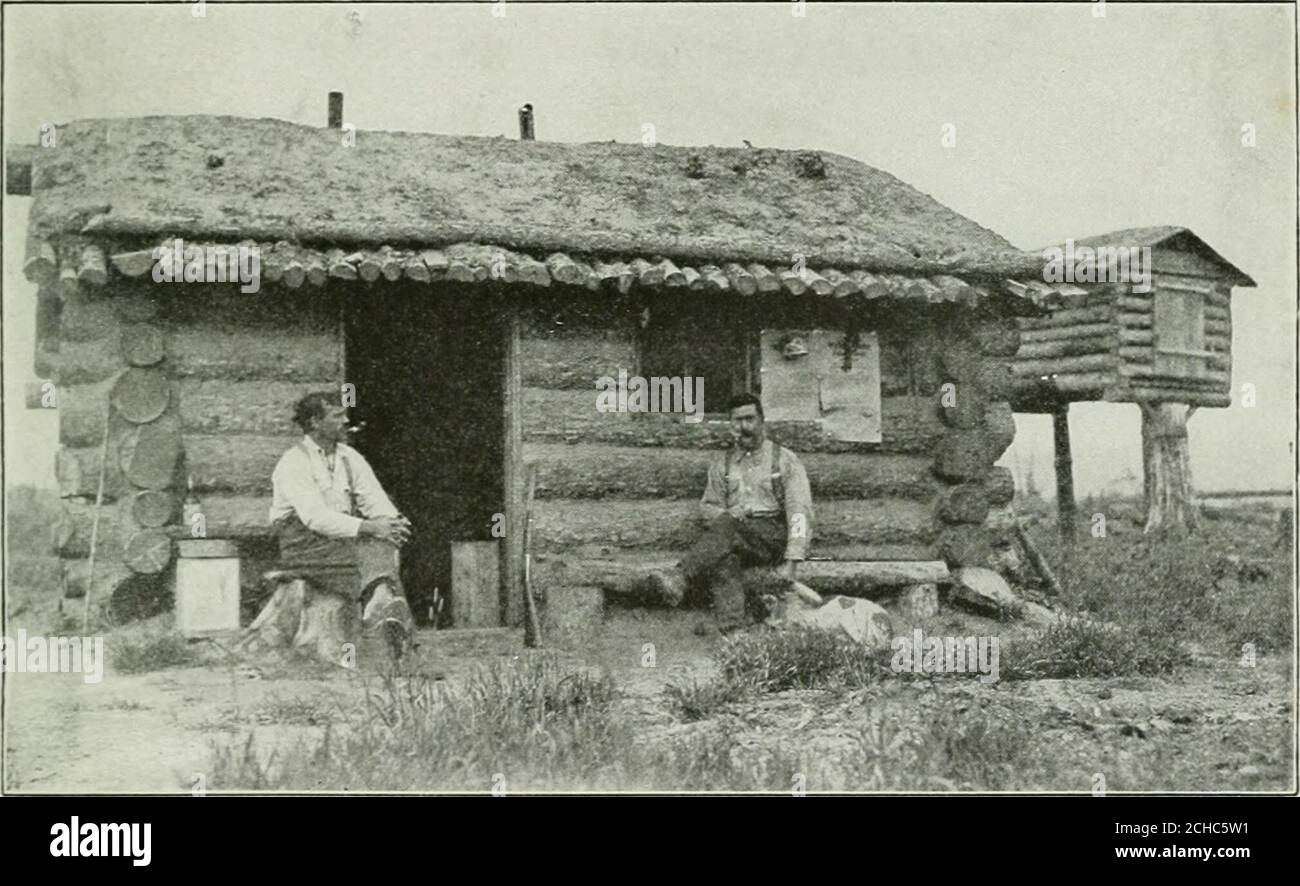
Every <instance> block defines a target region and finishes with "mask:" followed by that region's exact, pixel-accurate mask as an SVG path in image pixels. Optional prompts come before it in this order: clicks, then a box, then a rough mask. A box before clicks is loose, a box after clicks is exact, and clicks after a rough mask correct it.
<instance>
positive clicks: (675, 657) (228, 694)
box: [4, 609, 1296, 793]
mask: <svg viewBox="0 0 1300 886" xmlns="http://www.w3.org/2000/svg"><path fill="white" fill-rule="evenodd" d="M702 617H703V616H702V614H700V613H697V612H689V611H676V612H664V611H647V610H636V609H632V610H626V609H625V610H616V611H614V612H612V613H610V615H609V617H608V618H607V620H606V622H605V624H604V626H603V628H602V629H601V630H600V631H599V632H598V633H597V634H596V635H595V636H593V637H589V638H586V639H585V640H584V641H583V642H581V643H577V644H573V645H572V646H571V647H570V648H567V649H564V648H558V649H557V648H552V649H548V650H547V651H546V652H545V653H543V654H554V655H557V656H558V657H559V659H560V661H561V663H562V664H566V665H573V666H582V667H589V668H593V669H600V670H607V671H608V672H609V673H611V674H612V676H613V677H614V679H615V681H616V683H617V685H618V687H619V688H620V690H621V692H622V693H623V698H622V701H621V703H620V704H621V706H622V709H623V711H624V712H625V714H626V716H627V717H629V718H632V719H633V720H634V721H635V722H636V724H637V726H638V729H639V731H640V732H641V733H642V734H643V735H644V736H645V740H647V741H653V740H655V738H656V737H657V736H663V735H668V734H673V733H681V732H690V731H693V730H703V729H713V728H724V727H725V728H727V729H729V730H731V731H732V734H734V735H735V736H736V740H737V743H738V745H739V746H740V747H741V748H742V749H743V748H755V749H763V748H773V747H778V746H779V747H781V748H790V747H796V748H803V749H808V748H821V747H824V748H826V749H828V750H831V749H835V748H836V747H840V746H842V745H844V743H845V742H846V741H848V740H849V737H850V736H852V735H854V734H857V735H860V734H861V732H862V730H863V729H864V728H866V727H870V726H871V725H872V724H873V723H874V724H876V726H877V727H879V725H880V724H881V723H904V722H907V721H909V719H910V720H915V719H916V718H919V717H925V716H927V715H934V712H935V711H936V710H941V711H947V712H951V711H953V710H956V711H961V710H964V709H965V707H964V706H966V705H978V706H980V707H981V708H985V709H986V710H999V711H1003V712H1007V713H1009V714H1010V715H1012V716H1014V717H1016V718H1019V719H1020V720H1022V721H1024V722H1026V723H1029V724H1032V727H1033V729H1034V730H1035V732H1036V734H1038V735H1039V736H1041V737H1043V738H1044V740H1045V741H1047V742H1048V743H1049V745H1050V747H1052V748H1053V749H1055V753H1056V754H1057V755H1059V763H1060V765H1059V766H1058V767H1057V770H1056V771H1057V772H1058V773H1059V774H1058V775H1057V776H1056V778H1057V780H1058V781H1059V783H1053V784H1034V783H1027V784H1024V785H1023V787H1025V788H1038V789H1048V790H1066V791H1083V792H1086V791H1089V790H1091V789H1092V788H1093V787H1095V783H1094V779H1095V776H1096V774H1097V773H1103V774H1105V776H1106V784H1107V788H1108V790H1111V791H1120V790H1226V791H1293V790H1294V789H1295V772H1294V762H1293V761H1294V747H1293V745H1292V739H1291V736H1292V734H1293V733H1292V730H1293V727H1292V725H1291V723H1292V717H1293V715H1294V710H1293V705H1294V701H1295V698H1296V694H1295V689H1294V683H1293V679H1292V673H1291V668H1290V662H1289V661H1288V660H1287V659H1285V658H1282V657H1276V656H1274V657H1261V658H1260V659H1259V661H1258V663H1257V666H1256V667H1253V668H1247V667H1242V666H1240V663H1239V662H1237V661H1232V660H1226V659H1218V658H1212V657H1206V656H1203V655H1198V656H1197V657H1196V659H1195V661H1194V663H1193V665H1192V666H1190V667H1188V668H1185V669H1183V670H1182V671H1180V672H1179V673H1177V674H1176V675H1174V676H1172V677H1162V678H1146V677H1141V678H1118V679H1111V680H1101V679H1077V680H1037V681H1026V682H1006V681H1003V682H1002V683H1000V684H997V685H996V686H993V687H988V686H983V685H981V684H979V683H978V682H976V681H975V680H974V679H969V678H953V677H949V678H943V679H939V680H932V679H926V678H915V679H912V678H900V679H893V680H887V681H884V682H883V683H882V684H881V685H879V686H871V687H869V688H867V689H864V690H858V691H856V692H852V693H844V692H831V691H812V690H808V691H789V692H782V693H777V694H774V695H768V696H763V697H761V698H758V699H756V700H753V701H747V702H740V703H736V704H733V705H730V706H728V707H727V708H726V710H725V712H724V713H723V714H722V715H721V716H720V717H717V718H710V719H708V720H704V721H700V722H695V723H684V722H680V721H679V720H678V719H677V718H676V717H675V716H674V715H673V714H672V712H671V708H670V706H669V705H668V704H667V703H666V700H665V698H664V695H663V692H664V687H665V686H666V685H667V684H668V683H669V682H677V681H689V680H691V679H698V680H700V681H704V680H707V679H708V678H709V677H710V676H711V675H712V671H713V669H714V668H715V665H714V664H713V661H712V659H711V655H710V652H711V649H712V647H713V645H714V644H716V643H717V642H719V641H718V639H717V637H716V634H714V635H712V636H710V635H707V634H705V635H700V634H697V633H696V632H695V630H694V628H695V627H696V625H697V624H698V623H699V622H700V621H701V619H702ZM994 630H998V631H999V632H1000V633H1001V634H1002V636H1003V637H1006V636H1007V632H1008V626H1007V625H1005V624H1004V625H1000V626H999V625H997V623H995V622H986V621H985V620H983V619H980V618H977V617H975V616H969V615H965V614H961V615H957V614H953V613H947V614H942V615H940V616H938V617H936V619H934V620H933V622H932V623H931V624H930V625H927V633H929V634H937V633H939V632H940V631H945V632H952V633H957V632H960V634H961V635H968V634H976V635H978V634H988V633H992V632H993V631H994ZM419 640H420V648H419V650H418V652H417V656H418V657H417V660H416V663H415V665H414V669H415V670H417V671H423V672H425V673H426V674H441V675H442V676H443V678H444V679H445V680H447V681H448V682H449V683H450V684H452V685H454V684H455V683H456V682H457V681H458V680H461V679H463V678H464V676H465V675H466V674H468V673H469V672H470V671H471V670H472V669H473V668H475V667H478V666H480V665H482V664H484V663H486V662H490V661H493V660H499V659H507V658H509V657H511V656H519V655H535V654H538V653H535V652H532V651H529V650H526V649H524V648H523V645H522V635H521V632H519V631H514V630H507V629H500V630H497V629H492V630H463V631H456V630H452V631H441V632H432V631H425V632H422V634H421V635H420V638H419ZM113 642H114V635H113V634H112V633H110V634H108V635H107V636H106V637H105V645H106V647H111V645H112V644H113ZM1004 642H1005V641H1004ZM195 648H196V649H199V648H201V651H202V658H203V659H204V662H203V664H202V665H199V666H186V667H174V668H169V669H165V670H160V671H155V672H151V673H145V674H119V673H114V672H113V671H112V670H111V669H110V670H107V671H106V672H105V675H104V679H103V681H102V682H100V683H98V684H87V683H85V682H84V681H83V679H82V677H81V675H78V674H6V675H5V690H4V693H5V697H4V701H5V706H4V721H5V723H4V729H5V739H6V744H5V767H4V779H5V790H6V791H8V792H33V793H47V792H48V793H87V792H185V793H189V792H190V791H191V790H192V788H193V787H194V786H195V785H196V784H201V785H202V786H203V787H205V788H206V790H208V791H220V790H223V788H225V789H229V786H223V785H220V784H214V783H212V782H211V780H209V778H208V776H207V774H206V773H207V772H208V771H209V768H208V767H209V765H210V760H211V755H212V754H213V752H214V748H217V747H220V746H222V745H223V744H229V743H233V742H244V741H246V740H247V739H248V736H249V735H250V734H252V735H253V736H254V737H255V740H256V746H257V748H258V749H259V753H266V754H269V753H272V752H274V750H275V749H276V748H278V747H288V746H291V745H293V744H294V743H296V742H299V741H300V740H302V739H304V738H307V739H311V738H314V737H315V736H317V735H319V734H321V733H322V732H323V730H324V729H325V727H326V725H327V724H330V723H334V724H344V722H345V719H346V712H347V711H349V710H352V709H354V708H355V705H356V702H357V701H358V700H359V699H360V698H361V697H362V696H363V695H364V693H365V692H367V691H375V690H376V689H377V687H378V684H379V679H380V678H379V674H378V671H377V668H378V665H377V664H376V665H373V666H372V665H371V664H370V663H375V662H380V661H382V660H383V654H382V652H381V651H380V650H379V649H377V648H374V647H371V646H369V645H366V646H363V647H362V653H361V666H360V667H359V668H358V669H357V670H355V671H352V670H347V669H343V668H332V667H326V666H310V665H305V664H300V663H288V664H286V663H280V662H274V661H258V662H253V661H248V660H239V659H236V658H234V657H232V656H230V655H228V654H226V653H224V652H222V651H221V650H220V649H218V648H217V647H215V646H213V644H211V643H207V642H203V641H201V642H200V643H198V644H197V645H196V647H195ZM939 700H942V701H950V702H952V703H953V704H952V705H946V706H943V707H941V708H936V707H935V704H934V702H936V701H939ZM816 787H817V786H815V785H813V786H810V789H814V788H816ZM820 787H821V788H823V789H834V788H835V787H836V785H835V784H833V783H826V784H823V785H821V786H820ZM933 787H934V789H936V790H943V789H949V790H951V789H958V790H960V789H963V788H964V787H967V786H964V785H961V784H950V783H947V784H946V783H942V782H937V783H935V784H934V785H933Z"/></svg>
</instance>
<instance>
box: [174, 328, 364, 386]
mask: <svg viewBox="0 0 1300 886" xmlns="http://www.w3.org/2000/svg"><path fill="white" fill-rule="evenodd" d="M168 357H169V359H168V366H167V368H168V373H169V374H170V375H171V376H172V377H174V378H200V379H259V380H275V381H313V380H316V379H320V378H330V377H337V376H338V375H339V374H340V361H341V358H342V348H341V343H340V340H339V337H338V335H337V334H336V333H333V332H312V331H309V330H305V329H262V330H257V331H256V332H254V331H252V330H240V331H227V330H216V329H208V328H204V327H201V326H197V327H190V326H187V327H184V328H181V329H173V330H172V333H171V340H170V343H169V350H168Z"/></svg>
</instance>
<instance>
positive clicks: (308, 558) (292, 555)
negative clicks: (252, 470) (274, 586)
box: [276, 514, 402, 600]
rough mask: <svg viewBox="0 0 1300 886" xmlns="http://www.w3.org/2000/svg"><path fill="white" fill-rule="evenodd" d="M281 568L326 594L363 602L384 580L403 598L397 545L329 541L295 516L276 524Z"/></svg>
mask: <svg viewBox="0 0 1300 886" xmlns="http://www.w3.org/2000/svg"><path fill="white" fill-rule="evenodd" d="M276 529H277V532H278V535H279V538H280V561H279V562H280V567H281V568H283V569H292V570H294V571H297V572H301V573H303V574H304V575H305V576H306V577H307V578H308V579H309V580H311V581H313V582H314V583H316V584H317V585H318V586H319V587H320V589H321V590H323V591H326V592H327V593H332V594H337V595H339V596H342V597H348V598H349V599H352V600H360V599H362V597H363V596H365V595H366V593H367V592H369V591H370V590H371V589H373V587H374V586H375V585H376V584H378V583H379V582H380V581H381V580H383V579H387V580H388V582H389V585H390V587H391V588H392V590H393V593H394V594H395V595H397V596H402V586H401V578H400V576H401V571H400V565H401V561H400V555H399V553H398V549H397V546H396V545H393V544H390V543H389V542H386V541H382V540H380V539H377V538H370V537H369V536H365V537H357V538H330V537H329V536H325V535H321V534H320V533H317V532H312V531H311V530H310V529H308V528H307V527H306V526H304V525H303V522H302V521H301V520H300V519H298V515H297V514H293V515H292V516H289V517H287V518H285V519H283V520H280V521H278V522H277V523H276Z"/></svg>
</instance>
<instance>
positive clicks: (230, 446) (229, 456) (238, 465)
mask: <svg viewBox="0 0 1300 886" xmlns="http://www.w3.org/2000/svg"><path fill="white" fill-rule="evenodd" d="M298 440H299V438H298V437H297V436H287V437H264V436H261V435H256V434H245V435H240V436H221V435H207V434H187V435H186V436H185V469H186V472H187V473H188V474H189V476H190V477H192V478H193V480H194V488H195V490H197V491H198V492H201V493H206V492H213V491H218V492H231V493H233V492H240V493H259V494H265V495H269V494H270V492H271V472H272V471H274V470H275V465H276V463H277V462H278V461H279V460H280V456H282V455H284V453H285V452H286V451H287V450H289V449H290V448H291V447H293V446H294V445H295V444H296V443H297V442H298Z"/></svg>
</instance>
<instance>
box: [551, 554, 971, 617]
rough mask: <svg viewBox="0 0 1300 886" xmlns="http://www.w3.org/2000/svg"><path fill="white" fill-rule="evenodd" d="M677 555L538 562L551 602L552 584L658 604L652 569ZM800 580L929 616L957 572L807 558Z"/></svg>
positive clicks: (775, 578)
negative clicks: (890, 601)
mask: <svg viewBox="0 0 1300 886" xmlns="http://www.w3.org/2000/svg"><path fill="white" fill-rule="evenodd" d="M677 559H678V558H667V557H663V556H660V557H656V558H653V559H651V558H633V557H624V558H620V559H618V560H611V559H600V558H573V559H567V558H562V557H555V558H550V557H548V558H547V559H546V560H539V562H538V563H537V567H536V568H537V584H538V586H539V588H540V589H541V590H542V592H543V594H544V595H545V596H546V597H547V600H548V603H549V600H550V594H548V593H547V591H548V589H549V588H562V587H565V588H573V587H585V588H591V589H596V590H599V592H601V593H602V594H603V595H604V596H605V597H606V598H613V599H616V600H620V601H623V602H626V603H632V604H635V603H641V604H654V603H655V602H657V598H656V595H655V593H654V590H653V588H652V587H651V584H650V579H649V576H650V573H651V572H652V571H653V570H655V569H667V568H669V567H671V566H673V564H674V563H676V562H677ZM798 579H799V581H800V582H802V583H803V584H806V585H808V586H809V587H811V588H812V589H813V590H815V591H817V592H818V593H819V594H821V595H822V596H831V595H834V594H842V595H845V596H851V597H865V598H868V599H871V600H874V601H877V602H879V601H880V600H883V599H900V601H901V602H902V603H903V606H904V608H905V609H907V610H909V611H910V612H911V613H913V614H915V615H917V616H918V617H924V616H927V615H932V614H933V613H934V611H935V610H936V609H937V606H938V596H937V589H938V586H939V585H941V584H946V583H948V582H950V581H951V580H952V576H951V574H950V573H949V571H948V567H947V565H946V564H945V563H944V562H943V561H942V560H806V561H804V562H803V563H800V564H799V569H798ZM742 580H743V581H744V584H745V590H746V591H747V592H749V593H751V594H764V593H777V594H779V593H782V592H784V591H785V590H786V589H787V585H786V583H785V581H784V579H782V578H781V577H780V575H779V573H778V571H777V570H776V569H774V568H771V567H754V568H750V569H746V570H745V571H744V573H743V578H742Z"/></svg>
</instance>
